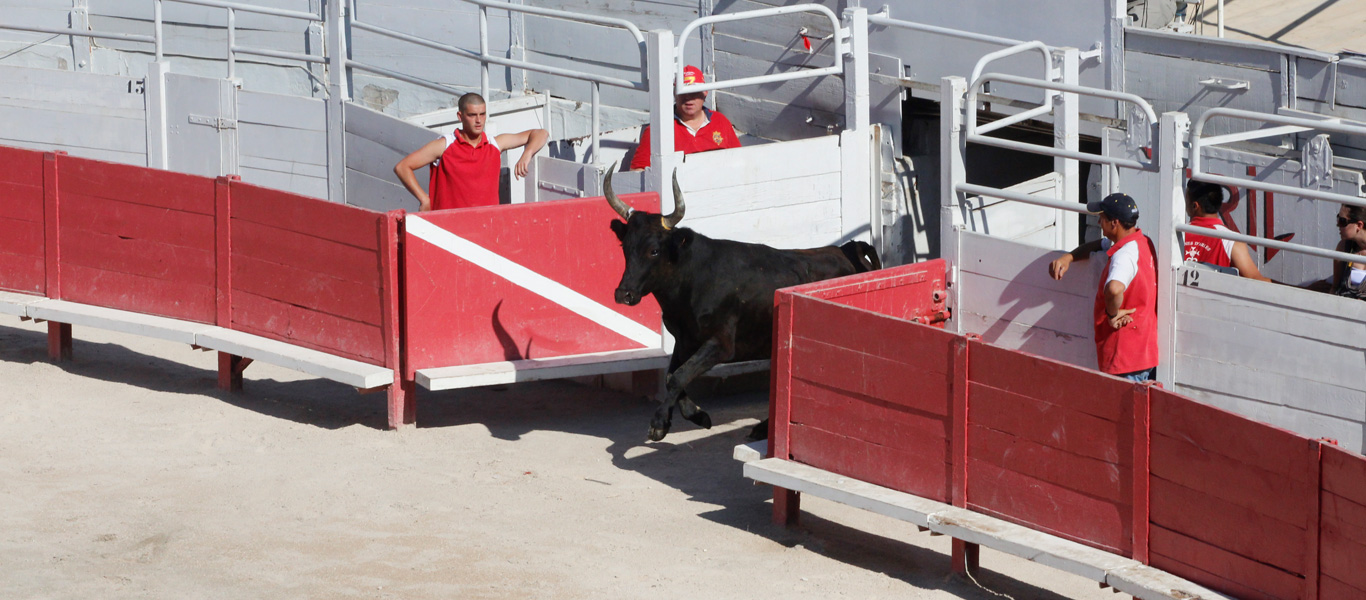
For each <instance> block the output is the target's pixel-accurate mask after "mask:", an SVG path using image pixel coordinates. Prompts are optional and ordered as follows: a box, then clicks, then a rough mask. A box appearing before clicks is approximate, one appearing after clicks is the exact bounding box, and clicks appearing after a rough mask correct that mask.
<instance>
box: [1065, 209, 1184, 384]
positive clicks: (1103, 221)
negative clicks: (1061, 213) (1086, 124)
mask: <svg viewBox="0 0 1366 600" xmlns="http://www.w3.org/2000/svg"><path fill="white" fill-rule="evenodd" d="M1086 210H1088V211H1090V212H1093V213H1100V231H1101V233H1102V234H1103V235H1104V236H1105V237H1103V238H1101V239H1099V240H1096V241H1094V242H1087V243H1085V244H1082V245H1080V246H1078V247H1077V249H1075V250H1073V251H1072V252H1070V253H1068V254H1064V255H1062V256H1061V257H1059V258H1058V259H1057V260H1054V261H1053V262H1051V263H1049V265H1048V274H1049V275H1051V276H1052V277H1053V279H1062V276H1063V275H1065V274H1067V268H1068V267H1069V266H1070V265H1071V264H1072V263H1073V262H1076V261H1079V260H1086V259H1088V258H1090V257H1091V253H1093V252H1097V251H1102V250H1103V251H1105V254H1106V255H1107V256H1109V257H1110V266H1109V268H1108V269H1106V275H1105V279H1104V280H1103V281H1101V283H1100V289H1098V290H1096V303H1095V307H1094V309H1093V323H1094V325H1095V334H1096V362H1097V363H1098V364H1099V368H1100V370H1101V371H1103V372H1105V373H1109V374H1111V375H1115V376H1118V377H1123V378H1125V379H1128V380H1130V381H1135V382H1143V381H1149V380H1152V379H1155V378H1156V377H1157V359H1158V352H1157V258H1156V256H1157V252H1156V251H1155V249H1154V248H1153V241H1152V240H1150V239H1148V236H1146V235H1143V230H1141V229H1139V228H1138V203H1136V202H1134V199H1133V198H1130V197H1129V196H1128V195H1127V194H1110V195H1109V196H1106V197H1105V198H1104V199H1103V200H1098V201H1095V202H1091V203H1088V204H1087V205H1086Z"/></svg>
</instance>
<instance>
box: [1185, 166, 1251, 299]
mask: <svg viewBox="0 0 1366 600" xmlns="http://www.w3.org/2000/svg"><path fill="white" fill-rule="evenodd" d="M1223 205H1224V188H1222V187H1219V186H1218V185H1216V184H1213V183H1207V182H1204V181H1192V182H1190V183H1187V184H1186V215H1187V216H1189V217H1190V218H1191V225H1194V226H1196V227H1204V228H1206V229H1213V230H1215V231H1228V228H1227V227H1224V220H1223V219H1222V218H1220V217H1219V207H1221V206H1223ZM1184 246H1185V247H1184V248H1183V249H1184V250H1185V253H1186V260H1193V261H1195V262H1200V263H1207V264H1211V265H1214V266H1216V267H1233V268H1236V269H1238V275H1239V276H1242V277H1246V278H1248V279H1256V280H1258V281H1271V279H1270V278H1268V277H1266V276H1265V275H1262V272H1261V270H1260V269H1258V268H1257V261H1255V260H1253V259H1252V253H1251V252H1250V251H1249V250H1248V247H1247V244H1245V243H1243V242H1233V241H1229V240H1225V239H1220V238H1217V237H1212V236H1208V235H1199V234H1195V233H1189V232H1188V233H1186V234H1185V244H1184Z"/></svg>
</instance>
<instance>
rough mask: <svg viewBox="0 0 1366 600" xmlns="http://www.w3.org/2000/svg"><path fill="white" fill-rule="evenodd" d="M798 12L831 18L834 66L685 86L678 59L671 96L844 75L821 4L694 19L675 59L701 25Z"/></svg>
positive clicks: (838, 40)
mask: <svg viewBox="0 0 1366 600" xmlns="http://www.w3.org/2000/svg"><path fill="white" fill-rule="evenodd" d="M471 1H474V0H471ZM479 1H484V0H479ZM797 12H809V13H818V14H822V15H825V17H826V18H828V19H830V28H831V31H832V32H834V36H835V38H834V39H835V63H834V65H833V66H829V67H822V68H819V69H799V70H795V71H788V72H786V73H774V74H772V75H758V76H755V77H743V78H740V79H731V80H729V81H712V82H710V83H694V84H689V85H684V84H683V61H681V60H680V61H677V62H678V65H677V68H676V69H675V71H676V72H675V75H674V77H675V83H674V88H675V90H674V93H676V94H691V93H695V92H706V91H711V90H723V89H730V88H736V87H741V86H746V85H759V84H764V83H774V82H778V81H791V80H794V79H806V78H810V77H820V76H823V75H838V74H840V73H843V72H844V61H843V60H842V57H843V56H844V48H845V45H846V38H847V32H846V31H845V30H842V29H840V21H839V17H836V16H835V11H833V10H830V9H829V8H826V7H825V6H822V5H820V4H797V5H792V6H779V7H775V8H763V9H759V10H748V11H744V12H738V13H731V14H725V15H712V16H709V17H702V18H700V19H696V20H694V21H693V22H691V23H688V26H687V27H684V28H683V33H680V34H679V35H678V49H677V51H676V53H675V56H679V57H681V56H686V54H684V50H685V48H686V47H687V43H688V36H689V35H691V34H692V32H693V31H695V30H696V29H697V28H698V27H701V26H703V25H711V24H713V23H725V22H728V21H741V20H745V19H757V18H760V17H769V16H773V15H785V14H791V13H797Z"/></svg>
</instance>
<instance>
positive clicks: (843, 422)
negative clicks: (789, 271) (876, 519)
mask: <svg viewBox="0 0 1366 600" xmlns="http://www.w3.org/2000/svg"><path fill="white" fill-rule="evenodd" d="M943 290H944V267H943V261H931V262H930V263H922V264H918V265H910V266H906V267H900V268H896V269H887V270H883V271H877V272H873V273H865V274H862V275H855V276H851V277H845V278H841V279H836V280H830V281H822V282H816V283H811V284H807V285H802V286H796V287H792V288H786V289H783V290H779V292H778V299H777V302H778V305H779V309H778V316H777V326H776V327H775V332H774V335H775V344H774V348H775V355H774V369H773V377H774V389H773V403H772V409H771V410H773V411H774V413H775V414H778V415H781V417H780V418H777V419H775V424H776V425H775V428H774V430H773V435H774V441H773V445H774V446H773V447H774V448H775V450H774V452H775V455H778V456H783V457H786V458H789V459H791V460H795V461H797V462H802V463H805V464H809V465H812V466H815V467H819V468H823V469H826V470H830V471H834V472H838V473H843V474H847V475H849V476H851V477H855V478H858V479H862V480H865V481H870V482H873V483H876V484H879V485H883V486H886V487H890V488H893V489H897V490H901V491H905V492H908V493H913V494H916V495H920V496H925V497H929V498H935V499H939V500H942V501H947V500H948V498H949V493H950V489H951V486H952V480H951V478H950V474H949V470H948V463H949V452H950V448H949V437H950V434H949V429H950V427H951V423H952V418H951V414H950V413H951V406H950V402H949V400H948V398H949V392H950V389H949V381H950V379H951V373H952V372H953V362H952V360H951V358H950V354H949V352H948V347H949V345H950V344H951V343H952V342H953V339H954V336H953V335H952V334H948V333H945V332H943V331H941V330H938V329H935V328H933V327H926V326H924V325H921V324H918V323H914V322H911V321H908V320H905V319H900V318H896V317H893V316H888V315H885V314H879V313H878V312H873V311H872V310H869V309H883V310H889V311H893V312H895V313H896V314H897V315H899V316H904V317H907V318H916V317H927V318H926V320H929V319H928V316H929V315H932V314H934V313H935V312H936V311H942V309H943V304H942V297H943V295H942V292H943ZM936 293H938V294H939V295H938V297H939V298H941V301H939V302H936V301H935V300H933V298H934V297H935V295H936Z"/></svg>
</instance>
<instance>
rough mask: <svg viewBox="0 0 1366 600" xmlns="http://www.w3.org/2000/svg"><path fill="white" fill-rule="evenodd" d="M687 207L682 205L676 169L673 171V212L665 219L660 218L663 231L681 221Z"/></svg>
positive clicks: (681, 192)
mask: <svg viewBox="0 0 1366 600" xmlns="http://www.w3.org/2000/svg"><path fill="white" fill-rule="evenodd" d="M686 208H687V207H686V206H684V205H683V189H682V188H680V187H678V169H674V211H673V212H672V213H670V214H669V216H667V217H662V218H661V219H660V222H662V223H663V224H664V228H665V229H673V228H674V226H676V225H678V222H679V221H682V220H683V211H684V209H686Z"/></svg>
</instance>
